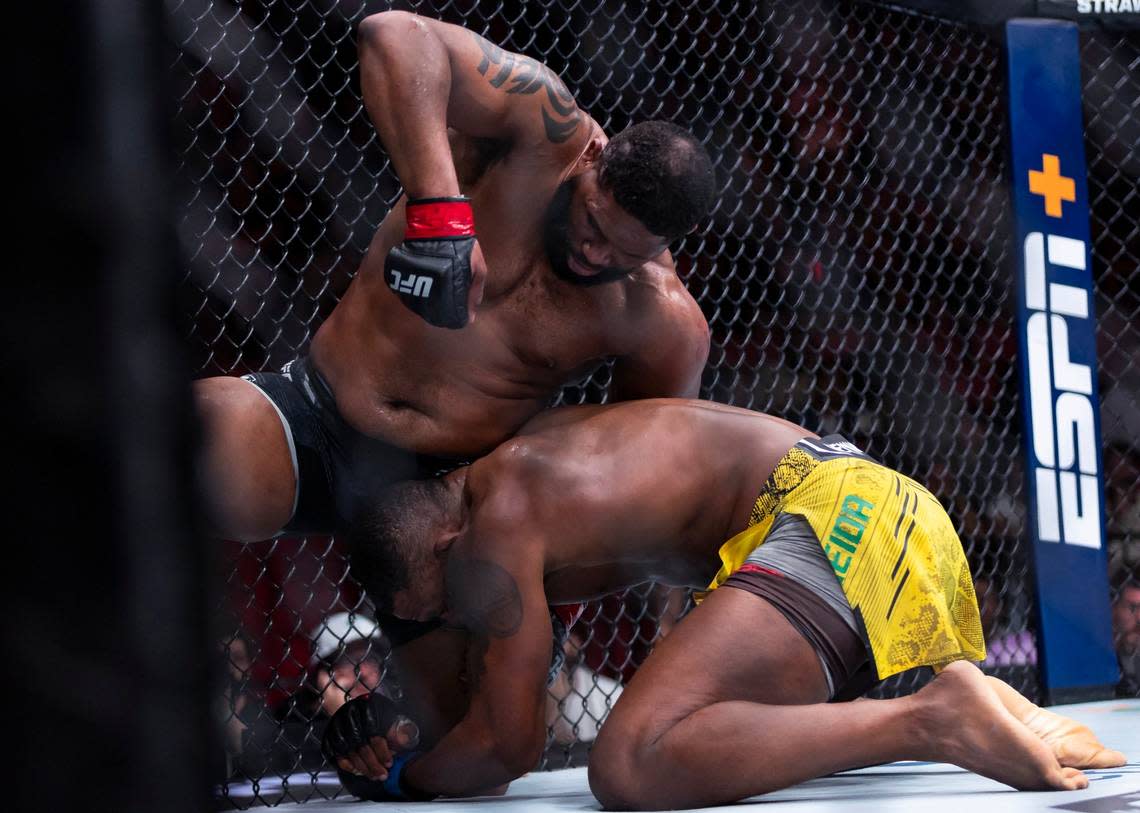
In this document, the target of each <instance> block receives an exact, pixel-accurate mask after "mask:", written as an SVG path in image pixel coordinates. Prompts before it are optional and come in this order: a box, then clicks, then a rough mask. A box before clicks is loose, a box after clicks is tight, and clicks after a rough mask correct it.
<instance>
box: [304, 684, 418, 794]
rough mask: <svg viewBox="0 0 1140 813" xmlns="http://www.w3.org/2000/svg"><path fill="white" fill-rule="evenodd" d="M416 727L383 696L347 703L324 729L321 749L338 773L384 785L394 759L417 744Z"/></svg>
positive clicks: (373, 695)
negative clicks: (338, 770) (353, 775)
mask: <svg viewBox="0 0 1140 813" xmlns="http://www.w3.org/2000/svg"><path fill="white" fill-rule="evenodd" d="M419 738H420V732H419V727H418V726H417V725H416V724H415V723H414V722H413V721H412V720H411V719H409V718H408V717H406V716H405V715H403V714H402V713H401V711H400V707H399V706H398V705H397V704H396V703H395V702H393V701H392V700H389V699H388V698H387V697H385V696H384V695H382V694H378V693H377V694H370V695H367V696H365V697H357V698H353V699H352V700H349V701H348V702H347V703H345V704H344V705H343V706H341V707H340V709H339V710H337V713H336V714H334V715H333V718H332V719H331V720H330V721H329V724H328V727H327V728H325V734H324V737H323V738H322V740H321V748H322V750H323V751H324V753H325V758H326V759H328V760H329V761H330V762H332V763H334V764H335V765H336V766H337V767H338V768H339V769H340V770H341V771H344V772H346V773H349V774H355V775H357V776H364V777H367V778H369V779H372V780H376V781H380V782H383V781H384V780H385V779H387V778H388V771H389V769H390V768H391V767H392V761H393V759H394V758H395V756H396V755H397V754H398V753H400V752H403V751H409V750H411V749H413V748H415V747H416V745H417V744H418V743H419Z"/></svg>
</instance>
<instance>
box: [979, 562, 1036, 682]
mask: <svg viewBox="0 0 1140 813" xmlns="http://www.w3.org/2000/svg"><path fill="white" fill-rule="evenodd" d="M974 593H975V594H976V595H977V597H978V612H979V614H980V615H981V618H982V633H983V635H985V639H986V659H985V660H984V661H982V668H986V669H988V668H993V667H996V666H1026V665H1030V666H1032V665H1034V664H1036V663H1037V642H1036V641H1035V640H1034V639H1033V633H1031V632H1030V631H1029V630H1027V629H1020V630H1015V631H1012V632H1011V631H1009V630H1008V629H1007V626H1008V623H1009V622H1008V620H1007V619H1006V617H1005V602H1004V601H1003V600H1002V589H1001V587H1000V586H999V585H998V583H997V582H996V581H994V580H993V579H990V578H989V577H987V576H975V577H974Z"/></svg>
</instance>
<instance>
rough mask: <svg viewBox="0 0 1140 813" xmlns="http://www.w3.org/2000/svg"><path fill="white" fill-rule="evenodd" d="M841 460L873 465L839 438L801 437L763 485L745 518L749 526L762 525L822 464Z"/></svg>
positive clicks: (852, 444) (869, 459)
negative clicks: (866, 462) (852, 459)
mask: <svg viewBox="0 0 1140 813" xmlns="http://www.w3.org/2000/svg"><path fill="white" fill-rule="evenodd" d="M843 458H856V459H859V460H866V461H868V462H871V463H874V462H875V461H874V460H873V459H872V458H870V457H869V456H868V455H867V454H866V453H865V452H864V451H863V450H862V449H860V448H859V447H858V446H856V445H855V444H854V443H852V442H851V441H849V440H847V439H845V438H844V437H843V436H842V435H827V436H826V437H822V438H803V439H802V440H799V441H797V442H796V444H795V445H794V446H793V447H792V448H791V449H789V450H788V451H787V453H786V454H785V455H784V456H783V457H781V458H780V462H778V463H777V464H776V468H775V469H773V470H772V474H771V476H769V477H768V480H767V481H766V482H765V483H764V488H762V489H761V490H760V494H759V496H757V498H756V502H755V503H754V504H753V506H752V513H751V514H750V515H749V517H748V524H749V526H752V525H756V524H757V523H759V522H762V521H763V520H764V519H765V518H766V517H769V516H771V515H772V514H773V513H775V512H776V510H777V509H778V508H779V507H780V503H782V502H783V500H784V498H785V497H786V496H787V495H788V494H790V493H791V492H792V491H794V490H795V489H797V488H798V487H799V486H800V485H801V484H802V483H803V481H804V480H806V479H807V477H808V475H809V474H811V473H812V472H813V471H814V470H815V468H816V467H817V466H819V465H820V464H821V463H827V462H829V461H831V460H840V459H843Z"/></svg>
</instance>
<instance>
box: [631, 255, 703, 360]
mask: <svg viewBox="0 0 1140 813" xmlns="http://www.w3.org/2000/svg"><path fill="white" fill-rule="evenodd" d="M624 316H625V319H624V321H623V322H622V323H621V325H620V327H621V332H622V333H623V335H624V337H625V339H626V341H627V342H628V341H632V342H634V343H641V342H643V341H645V339H646V332H647V331H653V335H654V337H655V339H656V340H657V341H661V340H663V339H670V338H671V339H672V340H675V341H676V342H678V343H682V342H683V343H690V342H697V343H700V344H704V345H707V344H708V336H709V326H708V320H706V319H705V315H704V313H702V312H701V307H700V305H698V304H697V301H696V299H694V298H693V295H692V294H691V293H689V289H688V288H686V287H685V284H684V283H683V282H682V281H681V278H680V277H679V276H678V275H677V269H676V266H675V265H674V263H673V257H672V255H671V254H670V253H669V252H668V251H666V252H665V253H664V254H662V255H661V256H660V257H658V258H656V259H654V260H652V261H650V262H648V263H646V264H645V265H643V266H642V267H641V268H640V269H638V270H637V271H636V272H635V273H634V274H632V275H631V276H630V278H629V279H628V280H627V281H626V302H625V314H624Z"/></svg>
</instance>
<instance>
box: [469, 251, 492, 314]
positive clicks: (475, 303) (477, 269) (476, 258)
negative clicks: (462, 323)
mask: <svg viewBox="0 0 1140 813" xmlns="http://www.w3.org/2000/svg"><path fill="white" fill-rule="evenodd" d="M486 283H487V261H486V260H485V259H484V258H483V249H482V247H481V246H480V245H479V243H478V242H476V243H475V247H474V248H472V249H471V287H470V288H469V289H468V292H467V323H468V324H470V323H471V322H474V321H475V311H476V309H477V308H478V307H479V303H480V302H482V301H483V289H484V286H485V285H486Z"/></svg>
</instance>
